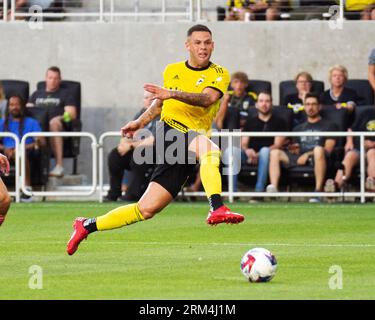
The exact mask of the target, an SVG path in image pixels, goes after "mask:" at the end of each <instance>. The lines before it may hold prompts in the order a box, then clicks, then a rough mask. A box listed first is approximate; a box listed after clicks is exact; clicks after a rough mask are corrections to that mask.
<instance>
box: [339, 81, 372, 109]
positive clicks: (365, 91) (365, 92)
mask: <svg viewBox="0 0 375 320" xmlns="http://www.w3.org/2000/svg"><path fill="white" fill-rule="evenodd" d="M345 86H346V87H348V88H351V89H353V90H355V91H356V92H357V95H358V96H359V97H360V98H361V99H360V101H359V102H358V105H361V106H369V105H374V102H375V101H374V91H373V90H372V87H371V85H370V83H369V82H368V80H367V79H350V80H348V81H347V82H346V85H345Z"/></svg>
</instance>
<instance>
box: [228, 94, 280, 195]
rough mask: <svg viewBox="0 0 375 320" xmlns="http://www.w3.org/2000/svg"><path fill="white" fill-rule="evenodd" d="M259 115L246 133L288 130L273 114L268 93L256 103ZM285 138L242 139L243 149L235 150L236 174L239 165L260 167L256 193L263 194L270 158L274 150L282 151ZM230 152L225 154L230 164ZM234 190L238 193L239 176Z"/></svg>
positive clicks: (246, 126) (249, 120)
mask: <svg viewBox="0 0 375 320" xmlns="http://www.w3.org/2000/svg"><path fill="white" fill-rule="evenodd" d="M256 108H257V111H258V113H257V115H256V116H255V117H249V118H248V120H247V122H246V124H245V127H244V129H243V131H244V132H280V131H286V130H287V124H286V123H285V121H284V120H283V119H281V118H279V117H277V116H276V115H274V114H273V113H272V97H271V95H270V94H269V93H268V92H261V93H259V96H258V101H257V103H256ZM284 141H285V137H242V139H241V149H240V150H238V148H234V150H233V157H234V166H236V167H235V168H234V172H239V171H240V170H239V169H240V168H238V166H239V164H240V163H241V164H242V165H243V164H246V163H247V164H250V165H255V166H258V175H257V182H256V185H255V191H256V192H263V191H264V189H265V186H266V183H267V179H268V166H269V156H270V152H271V150H273V149H280V148H281V147H282V146H283V144H284ZM229 152H230V150H229V149H227V150H226V151H225V152H224V154H223V161H225V163H228V159H229ZM233 188H234V191H237V174H234V175H233Z"/></svg>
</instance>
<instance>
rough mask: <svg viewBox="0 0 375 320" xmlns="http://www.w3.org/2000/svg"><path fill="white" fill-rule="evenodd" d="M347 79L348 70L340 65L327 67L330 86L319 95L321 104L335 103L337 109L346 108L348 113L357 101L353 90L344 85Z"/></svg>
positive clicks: (357, 98)
mask: <svg viewBox="0 0 375 320" xmlns="http://www.w3.org/2000/svg"><path fill="white" fill-rule="evenodd" d="M347 80H348V70H347V69H346V68H345V67H344V66H341V65H335V66H333V67H331V68H330V69H329V82H330V84H331V88H330V89H328V90H326V91H324V92H323V93H322V95H321V97H320V100H321V103H322V105H335V106H336V108H337V109H341V108H347V109H348V111H349V112H350V113H352V112H353V110H354V108H355V106H356V105H357V104H358V102H359V100H360V99H359V97H358V95H357V93H356V92H355V90H353V89H350V88H347V87H345V83H346V81H347Z"/></svg>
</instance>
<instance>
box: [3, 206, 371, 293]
mask: <svg viewBox="0 0 375 320" xmlns="http://www.w3.org/2000/svg"><path fill="white" fill-rule="evenodd" d="M114 207H115V205H114V204H97V203H79V202H78V203H71V202H69V203H35V204H13V205H12V207H11V209H10V212H9V216H8V218H7V220H6V222H5V223H4V225H3V226H2V227H1V228H0V299H246V300H247V299H374V298H375V237H374V235H375V206H374V205H370V204H369V205H308V204H276V203H275V204H273V203H271V204H264V205H248V204H237V205H233V206H232V208H233V209H234V210H236V211H238V212H242V213H244V214H245V216H246V220H245V222H244V223H242V224H240V225H218V226H216V227H210V226H208V225H206V223H205V218H206V215H207V209H208V207H207V204H205V203H194V204H181V203H174V204H172V205H170V206H169V207H168V208H166V209H165V210H164V211H163V212H162V213H161V214H159V215H157V216H156V217H155V218H154V219H151V220H149V221H146V222H143V223H138V224H135V225H132V226H129V227H125V228H122V229H118V230H114V231H107V232H101V233H96V234H92V235H90V236H89V238H88V240H87V241H84V242H83V243H82V244H81V246H80V248H79V250H78V252H77V253H76V254H75V255H74V256H71V257H70V256H68V255H67V254H66V252H65V247H66V242H67V240H68V239H69V237H70V234H71V232H72V227H71V226H72V221H73V219H74V218H75V217H77V216H89V217H91V216H97V215H101V214H103V213H105V212H107V211H108V210H110V209H112V208H114ZM253 247H265V248H267V249H269V250H271V251H272V252H273V253H274V254H275V255H276V257H277V260H278V272H277V274H276V276H275V278H274V279H273V280H272V281H271V282H269V283H255V284H254V283H249V282H247V281H246V279H245V278H244V277H243V275H242V274H241V272H240V260H241V257H242V255H243V254H244V253H245V252H246V251H247V250H248V249H250V248H253ZM33 265H37V266H40V267H41V268H42V271H43V289H30V288H29V281H30V277H32V274H30V273H29V268H30V266H33ZM331 266H340V267H341V268H342V272H343V273H342V284H343V287H342V289H331V288H330V287H329V281H330V278H331V277H335V276H337V274H333V273H329V269H330V267H331ZM331 281H334V280H331Z"/></svg>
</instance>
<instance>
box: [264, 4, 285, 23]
mask: <svg viewBox="0 0 375 320" xmlns="http://www.w3.org/2000/svg"><path fill="white" fill-rule="evenodd" d="M289 10H290V3H289V0H274V1H271V3H270V5H269V7H268V9H267V10H266V20H267V21H274V20H280V15H281V14H282V13H284V12H288V11H289Z"/></svg>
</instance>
